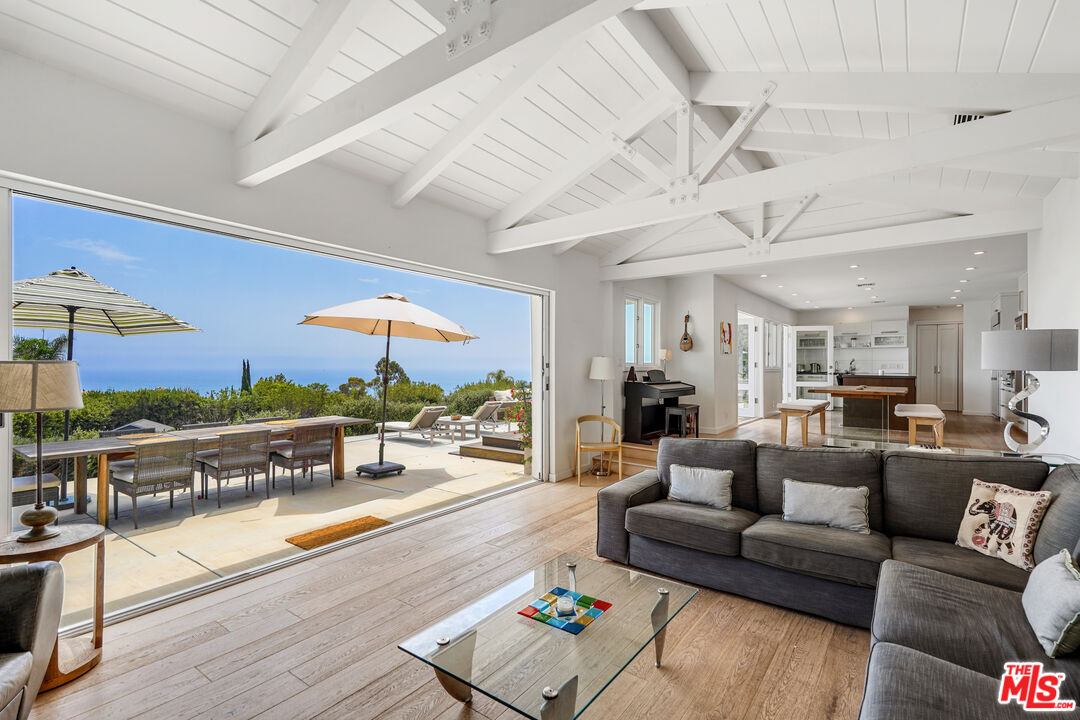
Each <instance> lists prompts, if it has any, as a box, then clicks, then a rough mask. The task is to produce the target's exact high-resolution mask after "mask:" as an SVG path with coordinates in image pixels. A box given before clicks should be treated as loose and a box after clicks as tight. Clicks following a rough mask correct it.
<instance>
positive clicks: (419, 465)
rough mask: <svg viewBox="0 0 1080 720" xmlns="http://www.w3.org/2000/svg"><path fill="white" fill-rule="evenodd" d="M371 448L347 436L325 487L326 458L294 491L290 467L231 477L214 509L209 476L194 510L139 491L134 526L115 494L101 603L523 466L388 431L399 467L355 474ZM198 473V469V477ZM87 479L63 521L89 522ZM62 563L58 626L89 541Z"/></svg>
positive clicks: (235, 565)
mask: <svg viewBox="0 0 1080 720" xmlns="http://www.w3.org/2000/svg"><path fill="white" fill-rule="evenodd" d="M470 435H471V433H470ZM378 447H379V444H378V437H377V436H375V435H365V436H360V437H351V438H347V439H346V442H345V479H344V480H337V481H335V484H334V487H331V486H330V476H329V472H328V470H327V468H326V467H325V466H324V467H322V468H321V469H320V470H318V471H317V472H315V473H314V479H313V480H310V479H309V478H304V479H301V477H300V473H299V472H298V473H297V476H296V495H295V496H294V495H292V494H290V491H289V474H288V472H287V471H283V470H280V469H279V470H278V473H279V474H278V480H277V487H276V488H271V492H270V499H267V498H266V495H265V490H264V486H263V482H262V476H261V475H260V476H259V477H258V478H257V480H256V489H255V491H254V492H253V491H252V490H250V489H248V490H245V488H244V482H243V479H234V480H232V482H231V483H230V484H229V485H225V484H223V485H222V496H221V508H220V509H218V507H217V496H216V489H215V483H214V481H213V480H211V481H210V486H209V487H210V490H209V497H206V498H201V499H196V502H195V516H194V517H192V515H191V505H190V499H189V498H188V496H187V494H186V493H185V494H178V495H177V496H176V499H175V506H174V507H173V508H171V509H170V508H169V499H168V496H167V495H165V494H162V495H159V496H157V497H151V496H144V497H142V498H140V499H139V525H140V527H139V528H138V529H135V527H134V523H133V522H132V516H131V503H130V501H129V499H128V498H127V497H125V496H124V495H121V496H120V503H119V518H118V519H114V518H113V514H112V510H111V507H110V512H109V528H108V532H107V533H106V542H105V547H106V561H105V563H106V583H105V600H106V606H105V612H106V613H108V612H111V611H114V610H117V609H120V608H125V607H130V606H132V605H136V604H138V603H142V602H146V601H148V600H152V599H154V598H158V597H162V596H164V595H167V594H170V593H173V592H176V591H179V590H183V589H185V588H190V587H193V586H195V585H199V584H201V583H204V582H208V581H211V580H214V579H217V578H219V577H224V576H227V575H230V574H233V573H236V572H239V571H242V570H245V569H248V568H252V567H257V566H259V565H263V564H265V563H268V562H272V561H274V560H278V559H280V558H283V557H287V556H290V555H297V554H300V553H301V552H303V550H301V549H300V548H298V547H296V546H294V545H291V544H289V543H288V542H286V541H285V538H287V537H291V536H293V535H297V534H299V533H303V532H307V531H310V530H316V529H319V528H324V527H327V526H330V525H334V524H337V523H342V522H346V521H349V520H354V519H357V518H361V517H364V516H368V515H370V516H374V517H376V518H380V519H382V520H387V521H389V522H390V523H395V524H396V523H401V522H404V521H406V520H408V519H410V518H415V517H417V516H420V515H424V514H426V513H430V512H433V511H436V510H441V509H445V508H448V507H452V506H453V505H456V504H458V503H461V502H466V501H469V500H472V499H474V498H478V497H481V496H483V495H486V494H489V493H492V492H495V491H498V490H503V489H505V488H508V487H512V486H513V485H516V484H521V483H524V482H527V478H526V477H525V476H524V474H523V470H522V467H521V466H518V465H515V464H510V463H506V462H498V461H494V460H486V459H480V458H470V457H461V456H459V455H458V454H457V450H458V442H457V441H455V442H454V443H450V442H449V441H447V440H446V439H445V438H439V439H437V440H436V441H435V444H434V445H433V446H429V444H428V441H427V440H425V439H420V438H408V437H405V438H397V437H392V436H388V437H387V440H386V457H387V459H392V460H394V461H396V462H400V463H403V464H404V465H405V466H406V467H407V469H406V471H405V472H404V474H402V475H400V476H393V477H387V478H382V479H379V480H372V479H370V478H362V479H361V478H358V477H357V476H356V473H355V471H354V470H353V468H354V467H355V466H356V465H359V464H361V463H367V462H372V461H373V460H375V459H377V457H378ZM199 481H200V478H199V476H198V475H196V485H199ZM90 485H91V503H90V507H89V510H88V512H89V513H90V514H89V515H75V514H74V513H73V512H72V511H70V510H68V511H64V512H63V513H62V514H61V520H60V522H61V524H62V525H63V524H66V523H93V522H95V520H94V519H93V517H91V516H92V515H94V513H95V512H96V498H95V497H94V496H93V493H94V487H93V486H94V485H95V484H94V483H90ZM196 492H197V494H198V488H197V489H196ZM110 502H111V498H110ZM17 514H18V513H17V512H16V516H17ZM63 565H64V569H65V572H66V573H67V583H66V595H65V598H64V614H63V619H62V621H61V625H62V626H66V625H70V624H72V623H75V622H79V621H81V620H86V619H88V618H89V617H90V609H91V603H92V595H91V593H92V583H91V577H92V571H93V555H92V550H84V551H80V552H77V553H74V554H72V555H69V556H68V557H66V558H65V559H64V561H63Z"/></svg>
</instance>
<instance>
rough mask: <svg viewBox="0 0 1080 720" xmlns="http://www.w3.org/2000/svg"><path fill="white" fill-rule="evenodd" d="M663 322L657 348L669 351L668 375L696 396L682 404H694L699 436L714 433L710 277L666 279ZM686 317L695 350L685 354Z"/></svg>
mask: <svg viewBox="0 0 1080 720" xmlns="http://www.w3.org/2000/svg"><path fill="white" fill-rule="evenodd" d="M661 312H662V315H663V318H664V324H663V329H662V331H661V333H662V334H661V340H660V344H661V345H663V346H664V347H665V348H669V349H670V350H671V355H672V357H671V360H669V361H668V364H667V375H668V377H669V378H672V379H674V380H681V381H683V382H688V383H690V384H691V385H694V386H695V387H696V388H697V394H696V395H693V396H690V397H684V398H681V400H682V402H684V403H691V404H697V405H700V406H701V409H700V410H699V415H700V417H699V418H698V421H699V422H700V423H701V431H702V432H710V433H711V432H716V430H715V428H716V427H717V420H716V395H717V393H716V379H715V373H714V371H713V358H714V357H715V352H716V348H715V344H716V342H717V337H718V336H717V332H716V327H715V324H714V319H715V317H716V313H715V312H714V311H713V276H712V275H711V274H708V273H701V274H698V275H685V276H681V277H675V278H669V279H668V281H667V298H666V300H665V302H664V304H663V307H662V310H661ZM687 313H689V315H690V324H689V326H688V328H687V329H688V331H689V333H690V337H691V338H693V340H694V347H693V348H691V349H690V350H689V351H687V352H683V351H682V350H680V349H679V338H680V337H682V333H683V317H684V316H686V314H687Z"/></svg>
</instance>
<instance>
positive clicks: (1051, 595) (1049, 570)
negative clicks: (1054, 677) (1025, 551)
mask: <svg viewBox="0 0 1080 720" xmlns="http://www.w3.org/2000/svg"><path fill="white" fill-rule="evenodd" d="M1021 602H1022V603H1023V605H1024V613H1025V614H1026V615H1027V619H1028V623H1029V624H1030V625H1031V629H1032V630H1033V631H1034V632H1035V637H1036V638H1038V640H1039V644H1040V645H1042V646H1043V650H1045V651H1046V654H1047V655H1049V656H1050V657H1052V658H1058V657H1063V656H1065V655H1068V654H1070V653H1072V652H1075V651H1076V649H1077V648H1080V570H1078V569H1077V568H1076V562H1075V561H1074V560H1073V557H1072V553H1070V552H1069V551H1068V550H1065V549H1062V550H1061V552H1059V553H1058V554H1057V555H1051V556H1050V557H1048V558H1046V559H1045V560H1043V561H1042V562H1041V563H1039V564H1038V565H1036V566H1035V569H1034V570H1032V571H1031V577H1030V578H1028V584H1027V587H1025V588H1024V594H1023V596H1022V598H1021Z"/></svg>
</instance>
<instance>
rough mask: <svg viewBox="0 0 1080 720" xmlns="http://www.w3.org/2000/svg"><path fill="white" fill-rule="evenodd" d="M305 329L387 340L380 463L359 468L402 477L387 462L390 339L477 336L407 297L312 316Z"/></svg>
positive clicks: (357, 303) (387, 297) (395, 465)
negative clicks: (319, 327)
mask: <svg viewBox="0 0 1080 720" xmlns="http://www.w3.org/2000/svg"><path fill="white" fill-rule="evenodd" d="M300 324H301V325H322V326H324V327H332V328H340V329H342V330H352V331H354V332H359V333H364V334H365V335H379V336H383V335H385V336H386V355H385V359H384V362H383V395H382V422H381V423H380V425H379V462H378V463H367V464H366V465H360V466H358V467H357V468H356V474H357V475H365V474H366V475H371V476H372V477H373V478H377V477H382V476H384V475H391V474H394V473H399V474H400V473H401V471H402V470H404V469H405V466H404V465H401V464H400V463H392V462H385V460H384V455H383V451H384V448H385V445H386V389H387V386H388V385H389V384H390V338H391V337H403V338H415V339H417V340H435V341H437V342H447V343H449V342H459V341H460V342H468V341H469V340H475V339H476V335H473V334H472V333H471V332H469V331H468V330H466V329H465V328H463V327H461V326H460V325H458V324H457V323H455V322H453V321H451V320H447V319H446V318H444V317H443V316H442V315H439V314H438V313H434V312H432V311H431V310H428V309H427V308H425V307H421V306H419V305H415V304H413V303H411V302H409V301H408V299H407V298H405V296H404V295H399V294H397V293H386V294H384V295H380V296H379V297H374V298H369V299H367V300H357V301H355V302H351V303H346V304H344V305H337V306H335V307H331V308H326V309H325V310H318V311H316V312H313V313H309V314H308V315H306V316H305V317H304V319H303V320H302V321H301V322H300Z"/></svg>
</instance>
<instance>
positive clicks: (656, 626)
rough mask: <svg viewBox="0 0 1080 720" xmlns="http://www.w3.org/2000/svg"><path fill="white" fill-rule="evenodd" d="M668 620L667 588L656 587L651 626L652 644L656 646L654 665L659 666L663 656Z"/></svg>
mask: <svg viewBox="0 0 1080 720" xmlns="http://www.w3.org/2000/svg"><path fill="white" fill-rule="evenodd" d="M667 621H668V590H667V588H657V589H656V604H655V605H653V609H652V626H653V632H655V633H656V637H654V638H653V645H654V646H655V647H656V667H660V661H661V660H663V656H664V639H665V638H666V637H667V625H666V623H667Z"/></svg>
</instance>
